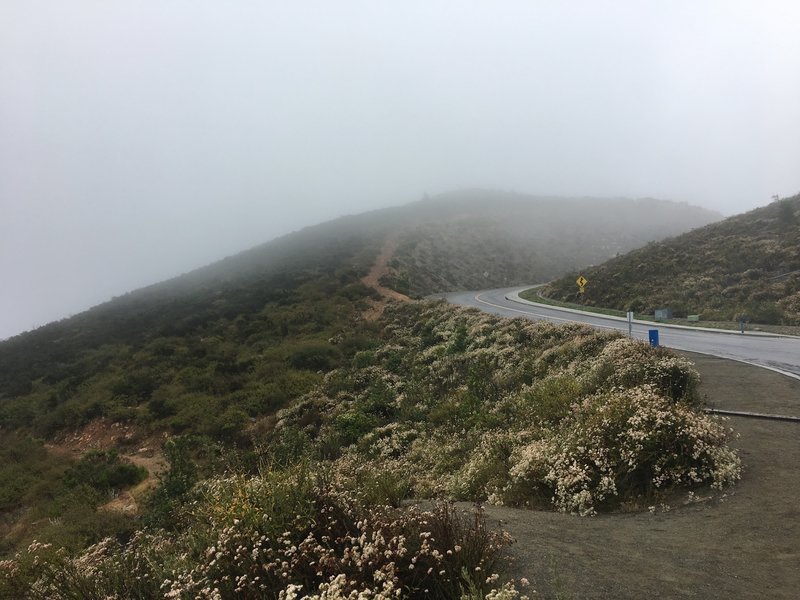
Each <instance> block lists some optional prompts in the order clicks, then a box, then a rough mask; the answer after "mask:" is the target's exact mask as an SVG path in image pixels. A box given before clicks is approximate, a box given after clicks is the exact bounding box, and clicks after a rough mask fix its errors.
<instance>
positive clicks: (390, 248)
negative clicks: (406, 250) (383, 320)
mask: <svg viewBox="0 0 800 600" xmlns="http://www.w3.org/2000/svg"><path fill="white" fill-rule="evenodd" d="M396 250H397V238H396V237H394V236H389V237H387V238H386V241H385V242H384V244H383V248H381V252H380V254H378V258H377V259H375V264H374V265H373V266H372V269H370V272H369V273H368V274H367V275H366V276H365V277H363V278H362V279H361V283H363V284H364V285H367V286H369V287H371V288H374V289H375V290H377V292H378V293H379V294H380V295H381V296H382V297H383V300H382V301H380V302H378V301H375V302H373V303H372V305H371V307H370V309H369V311H368V312H367V314H366V315H365V317H366V318H367V319H369V320H374V319H376V318H378V317H379V316H380V315H381V313H382V312H383V309H384V308H386V303H387V302H391V301H395V302H409V301H410V300H411V299H410V298H409V297H408V296H406V295H405V294H401V293H400V292H397V291H395V290H392V289H389V288H387V287H384V286H382V285H381V283H380V280H381V277H383V276H384V275H386V274H388V273H389V261H390V260H391V259H392V256H394V253H395V251H396Z"/></svg>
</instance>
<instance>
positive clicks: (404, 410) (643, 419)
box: [272, 304, 740, 515]
mask: <svg viewBox="0 0 800 600" xmlns="http://www.w3.org/2000/svg"><path fill="white" fill-rule="evenodd" d="M386 329H387V337H388V338H389V341H388V342H387V343H386V344H384V345H383V346H381V347H380V348H379V349H378V350H376V351H374V352H372V351H370V352H366V353H362V354H360V355H356V357H355V359H354V361H353V362H354V365H353V367H352V368H350V369H341V370H338V371H335V372H332V373H331V374H329V375H328V376H327V378H326V380H325V383H324V385H322V386H320V387H319V388H318V389H317V390H316V391H315V392H314V393H312V394H309V395H308V396H306V397H305V398H304V400H303V401H302V402H300V403H298V404H296V405H295V406H294V407H292V408H290V409H287V410H285V411H281V412H280V413H278V415H279V417H280V419H279V421H278V422H277V424H276V427H275V430H274V432H273V433H272V440H273V447H274V448H287V447H289V446H291V445H290V444H287V443H286V442H287V440H290V439H292V440H294V441H295V445H294V446H291V447H292V448H295V449H296V448H297V447H298V446H300V447H306V448H308V447H311V448H313V452H315V453H316V454H317V455H318V456H322V457H328V458H333V459H335V462H334V464H335V468H336V469H338V470H339V471H341V472H346V473H362V474H363V473H366V472H369V473H373V474H374V475H373V477H372V482H371V483H369V485H371V486H372V487H373V488H375V489H377V490H379V491H380V492H381V493H382V494H383V495H385V496H387V497H389V498H390V499H393V501H394V502H395V503H397V501H398V500H399V499H400V498H402V497H403V496H405V495H406V494H408V495H412V496H416V497H435V496H440V495H446V496H450V497H455V498H459V499H464V500H487V499H488V500H489V501H491V502H495V503H505V504H512V505H539V506H542V505H552V506H554V507H555V508H556V509H558V510H561V511H567V512H574V513H579V514H582V515H588V514H593V513H595V512H596V511H598V510H601V509H606V508H611V507H614V506H615V505H618V504H619V503H621V502H634V503H635V502H639V503H640V504H642V503H643V502H644V501H648V502H650V501H651V500H652V498H653V497H654V495H657V494H660V493H662V492H663V491H665V490H669V489H671V488H675V487H685V488H693V487H698V486H703V485H709V484H710V485H711V486H713V487H715V488H721V487H723V486H725V485H728V484H730V483H732V482H734V481H735V480H736V479H738V477H739V472H740V462H739V459H738V458H737V456H736V454H735V453H734V452H733V451H732V450H731V449H729V448H728V447H727V446H726V444H725V442H726V429H725V428H724V427H723V425H722V424H721V422H720V421H719V420H718V419H717V418H715V417H711V416H709V415H706V414H704V413H703V412H701V411H700V410H699V403H700V400H699V397H698V392H697V385H698V381H699V377H698V374H697V372H696V371H695V370H694V369H693V368H692V366H691V364H690V363H689V362H688V361H687V360H685V359H683V358H681V357H678V356H676V355H674V354H673V353H672V352H670V351H669V350H666V349H663V348H651V347H650V346H649V345H647V344H645V343H642V342H638V341H633V340H629V339H628V338H625V337H622V336H621V335H620V334H618V333H611V332H598V331H595V330H593V329H590V328H588V327H585V326H582V325H577V324H574V325H560V326H556V325H552V324H549V323H532V322H529V321H524V320H509V319H500V318H496V317H492V316H489V315H486V314H483V313H478V312H476V311H468V310H454V309H453V308H452V307H449V306H446V305H434V304H422V305H416V306H408V307H404V308H402V309H399V311H398V312H397V313H396V314H395V315H394V317H393V318H391V320H390V322H388V323H387V325H386Z"/></svg>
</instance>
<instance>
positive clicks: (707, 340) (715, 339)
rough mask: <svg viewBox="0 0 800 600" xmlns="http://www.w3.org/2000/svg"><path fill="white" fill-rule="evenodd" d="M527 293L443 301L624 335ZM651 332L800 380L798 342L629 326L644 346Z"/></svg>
mask: <svg viewBox="0 0 800 600" xmlns="http://www.w3.org/2000/svg"><path fill="white" fill-rule="evenodd" d="M530 287H531V286H525V287H516V288H501V289H496V290H483V291H478V292H453V293H449V294H443V295H442V297H444V299H446V300H447V301H448V302H451V303H452V304H458V305H460V306H473V307H476V308H479V309H481V310H483V311H485V312H489V313H493V314H497V315H503V316H507V317H525V318H527V319H533V320H545V321H553V322H556V323H561V322H565V321H577V322H579V323H586V324H587V325H591V326H592V327H597V328H601V329H617V330H619V331H623V332H625V333H627V332H628V323H627V321H626V320H625V319H621V318H619V317H608V316H604V315H597V314H594V313H587V312H582V311H576V310H571V309H564V308H556V307H554V306H547V305H545V304H537V303H535V302H530V301H528V300H523V299H522V298H520V297H519V292H521V291H523V290H526V289H530ZM650 329H658V331H659V341H660V343H661V344H662V345H664V346H668V347H669V348H674V349H676V350H686V351H689V352H699V353H701V354H710V355H712V356H719V357H721V358H728V359H732V360H738V361H741V362H745V363H749V364H752V365H757V366H759V367H764V368H766V369H771V370H773V371H777V372H779V373H783V374H784V375H788V376H789V377H794V378H795V379H800V338H797V337H788V336H777V335H769V334H763V333H757V332H746V333H744V334H741V333H738V332H723V331H716V330H711V329H701V328H694V327H680V326H674V325H662V324H654V323H647V322H644V321H634V322H633V337H635V338H639V339H643V340H646V339H648V330H650Z"/></svg>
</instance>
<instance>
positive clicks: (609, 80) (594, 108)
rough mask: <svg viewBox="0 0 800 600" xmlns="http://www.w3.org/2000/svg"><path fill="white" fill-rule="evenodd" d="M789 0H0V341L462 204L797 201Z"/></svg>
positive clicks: (797, 39) (793, 5) (798, 142)
mask: <svg viewBox="0 0 800 600" xmlns="http://www.w3.org/2000/svg"><path fill="white" fill-rule="evenodd" d="M798 31H800V3H799V2H797V1H796V0H786V1H784V2H770V1H765V0H754V1H752V2H736V1H733V0H728V1H720V2H702V1H687V2H673V1H670V2H663V1H653V2H647V1H641V0H637V1H631V2H624V1H613V2H603V1H602V0H591V1H586V2H579V1H567V2H561V1H556V0H553V1H551V2H544V1H540V2H537V1H533V0H527V1H519V2H510V1H502V0H500V1H498V0H492V1H489V0H486V1H484V2H468V1H464V0H461V1H453V2H443V1H436V0H420V1H413V0H411V1H409V0H403V1H396V2H389V1H388V0H386V1H381V0H373V1H364V2H356V1H348V0H337V1H335V2H333V1H329V0H324V1H320V2H305V1H302V0H292V1H288V0H287V1H280V2H278V1H274V2H269V1H266V0H264V1H260V2H257V1H252V2H246V1H243V0H242V1H236V0H217V1H215V2H204V1H201V0H185V1H181V0H126V1H114V0H96V1H91V2H90V1H81V0H71V1H70V2H64V1H63V0H51V1H49V2H46V1H37V0H2V2H0V338H3V337H6V336H9V335H12V334H15V333H18V332H20V331H23V330H26V329H30V328H31V327H33V326H35V325H42V324H44V323H46V322H48V321H50V320H53V319H56V318H60V317H64V316H67V315H69V314H73V313H76V312H79V311H81V310H83V309H85V308H88V307H89V306H91V305H94V304H97V303H99V302H102V301H104V300H107V299H109V298H110V297H111V296H112V295H119V294H121V293H124V292H125V291H128V290H130V289H133V288H136V287H140V286H142V285H145V284H148V283H153V282H155V281H159V280H162V279H165V278H167V277H170V276H173V275H176V274H179V273H181V272H185V271H188V270H190V269H192V268H194V267H197V266H201V265H203V264H206V263H208V262H211V261H213V260H215V259H218V258H221V257H223V256H225V255H229V254H232V253H235V252H237V251H239V250H242V249H245V248H247V247H250V246H252V245H255V244H257V243H260V242H263V241H266V240H268V239H270V238H273V237H275V236H277V235H280V234H283V233H286V232H289V231H292V230H295V229H298V228H301V227H302V226H305V225H310V224H314V223H317V222H320V221H324V220H327V219H329V218H332V217H335V216H338V215H341V214H346V213H355V212H360V211H362V210H365V209H368V208H377V207H382V206H388V205H393V204H401V203H405V202H410V201H414V200H418V199H419V198H420V197H421V196H422V195H423V194H424V193H425V192H428V193H430V194H435V193H438V192H442V191H448V190H452V189H455V188H462V187H475V186H481V187H492V188H500V189H505V190H515V191H519V192H525V193H533V194H559V195H593V196H631V197H640V196H654V197H659V198H666V199H673V200H679V201H688V202H690V203H693V204H699V205H702V206H706V207H709V208H712V209H717V210H719V211H722V212H723V213H725V214H733V213H736V212H741V211H744V210H747V209H750V208H753V207H755V206H759V205H763V204H766V203H768V202H769V200H770V196H772V195H773V194H780V195H782V196H783V195H791V194H794V193H797V192H798V191H800V35H798Z"/></svg>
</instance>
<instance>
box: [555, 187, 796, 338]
mask: <svg viewBox="0 0 800 600" xmlns="http://www.w3.org/2000/svg"><path fill="white" fill-rule="evenodd" d="M580 273H582V274H583V275H584V276H585V277H586V278H587V279H588V280H589V285H587V287H586V293H585V295H584V297H583V298H580V301H581V302H582V303H585V304H587V305H589V306H598V307H606V308H615V309H619V310H634V311H636V312H643V313H650V314H652V313H653V311H654V310H655V309H659V308H667V307H669V308H671V309H672V311H673V314H674V315H675V316H676V317H685V316H686V315H689V314H699V315H700V318H701V319H702V320H709V321H733V320H738V319H739V318H741V317H743V316H744V317H746V318H747V319H748V320H749V321H751V322H754V323H767V324H783V325H800V195H798V196H794V197H792V198H786V199H783V200H778V201H776V202H773V203H771V204H769V205H768V206H765V207H763V208H758V209H756V210H753V211H750V212H748V213H745V214H741V215H737V216H734V217H730V218H728V219H725V220H724V221H721V222H719V223H713V224H711V225H707V226H706V227H702V228H700V229H696V230H694V231H691V232H689V233H685V234H683V235H680V236H677V237H674V238H670V239H667V240H663V241H661V242H652V243H650V244H648V245H647V246H645V247H643V248H640V249H638V250H634V251H632V252H629V253H628V254H625V255H622V256H619V257H617V258H614V259H612V260H609V261H608V262H605V263H603V264H602V265H599V266H596V267H591V268H586V269H581V271H580ZM577 275H578V271H573V272H572V273H570V274H568V275H566V276H564V277H562V278H560V279H558V280H557V281H555V282H553V283H551V284H550V285H549V286H548V287H547V288H546V289H545V290H544V294H545V295H546V296H549V297H550V298H554V299H558V300H562V301H575V300H576V299H577V298H576V296H577V295H576V291H577V288H576V286H575V278H576V277H577Z"/></svg>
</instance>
